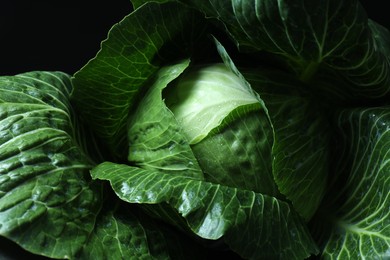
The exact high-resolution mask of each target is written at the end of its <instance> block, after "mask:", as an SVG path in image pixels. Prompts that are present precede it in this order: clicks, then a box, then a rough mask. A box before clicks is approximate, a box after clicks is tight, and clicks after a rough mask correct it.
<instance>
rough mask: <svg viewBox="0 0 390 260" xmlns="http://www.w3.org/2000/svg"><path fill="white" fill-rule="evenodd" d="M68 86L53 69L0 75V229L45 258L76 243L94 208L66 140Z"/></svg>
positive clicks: (78, 154)
mask: <svg viewBox="0 0 390 260" xmlns="http://www.w3.org/2000/svg"><path fill="white" fill-rule="evenodd" d="M71 89H72V88H71V84H70V79H69V76H68V75H66V74H63V73H59V72H52V73H51V72H31V73H25V74H20V75H16V76H10V77H1V78H0V93H1V98H0V234H1V235H2V236H5V237H7V238H9V239H11V240H13V241H15V242H16V243H18V244H19V245H20V246H22V247H23V248H24V249H26V250H28V251H31V252H33V253H36V254H41V255H45V256H49V257H53V258H66V257H70V256H72V255H73V254H75V253H76V252H77V251H78V250H79V249H80V248H81V247H82V245H83V243H85V242H86V240H87V239H88V236H89V234H90V233H91V232H92V230H93V227H94V223H95V218H96V215H97V213H98V211H99V209H100V196H101V195H100V189H99V185H95V184H94V183H93V182H92V181H91V180H90V176H89V169H90V168H91V167H92V163H91V161H90V160H89V158H87V157H86V156H85V155H84V154H83V153H82V151H81V149H80V148H79V146H78V144H77V143H75V141H74V132H75V131H77V130H76V129H74V125H73V124H72V122H73V114H72V112H73V111H72V109H71V107H70V105H69V93H70V92H71Z"/></svg>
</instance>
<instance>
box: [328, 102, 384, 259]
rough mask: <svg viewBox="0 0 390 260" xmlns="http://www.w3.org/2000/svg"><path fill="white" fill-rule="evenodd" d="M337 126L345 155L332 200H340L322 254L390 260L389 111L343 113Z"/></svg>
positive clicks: (335, 203)
mask: <svg viewBox="0 0 390 260" xmlns="http://www.w3.org/2000/svg"><path fill="white" fill-rule="evenodd" d="M337 126H338V128H339V134H340V136H341V138H340V140H341V143H342V144H343V145H342V146H341V147H343V148H344V149H342V150H341V151H340V154H339V156H340V163H339V164H338V165H337V167H336V169H335V172H336V175H335V176H339V178H338V179H339V182H338V183H339V184H338V185H337V186H334V189H333V190H331V192H332V193H330V195H332V196H330V195H329V196H328V197H330V198H331V199H333V200H332V201H334V199H335V198H338V200H336V201H335V202H334V204H333V205H332V207H331V210H330V211H329V212H328V215H329V217H328V218H329V219H332V220H334V223H333V228H332V232H331V236H330V238H329V240H328V243H327V245H326V248H325V250H324V253H323V254H324V256H325V257H326V258H327V259H344V258H348V259H363V258H364V259H388V258H390V199H389V196H390V165H389V162H390V160H389V158H390V154H389V151H390V108H389V107H381V108H367V109H364V108H362V109H354V110H345V111H342V112H341V113H340V114H339V115H338V120H337ZM345 174H349V175H347V178H345V179H343V178H342V177H340V176H345ZM336 183H337V182H336Z"/></svg>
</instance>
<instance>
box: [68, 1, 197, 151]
mask: <svg viewBox="0 0 390 260" xmlns="http://www.w3.org/2000/svg"><path fill="white" fill-rule="evenodd" d="M200 22H202V19H199V18H198V17H197V13H196V12H195V11H194V10H193V9H189V8H186V7H185V6H183V5H181V4H179V3H165V4H159V3H153V2H152V3H147V4H145V5H143V6H142V7H140V8H138V9H136V10H135V11H134V12H132V13H131V14H129V15H128V16H127V17H125V18H124V19H123V20H122V21H121V22H119V23H118V24H116V25H115V26H113V27H112V29H111V30H110V32H109V34H108V38H107V40H105V41H104V42H103V43H102V47H101V50H100V51H99V52H98V54H97V55H96V57H95V58H94V59H92V60H90V61H89V62H88V63H87V64H86V65H85V66H84V67H83V68H82V69H81V70H79V71H78V72H77V73H76V74H75V75H74V78H73V84H74V87H75V89H74V93H73V95H72V98H73V100H74V102H75V104H76V107H77V108H78V110H79V111H80V113H81V115H82V117H83V119H84V121H85V122H87V123H88V124H89V125H90V126H91V127H92V128H93V129H95V130H96V132H97V134H98V136H99V137H101V138H102V139H103V141H104V143H105V144H106V146H107V147H108V149H109V151H110V152H111V153H112V154H113V155H114V158H115V157H119V158H120V159H124V158H123V154H126V149H127V146H126V140H125V136H126V125H127V118H128V113H129V111H130V110H131V108H132V106H133V103H135V102H136V100H137V97H138V93H139V91H140V89H141V88H142V86H143V85H144V84H145V82H146V81H147V80H148V78H149V77H151V76H152V75H153V74H154V73H155V72H156V71H157V70H158V69H159V67H160V65H161V63H162V62H164V61H165V60H166V58H168V59H169V60H172V59H175V57H178V56H179V55H188V54H186V53H187V52H188V51H189V50H190V49H191V46H192V44H194V43H195V42H196V41H197V37H200V36H201V35H202V30H203V26H199V23H200ZM182 58H183V57H182ZM91 93H93V95H91Z"/></svg>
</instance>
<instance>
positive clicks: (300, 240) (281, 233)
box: [92, 162, 317, 259]
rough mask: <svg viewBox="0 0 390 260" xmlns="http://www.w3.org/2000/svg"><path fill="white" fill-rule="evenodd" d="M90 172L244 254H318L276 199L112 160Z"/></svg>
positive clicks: (297, 222) (120, 192)
mask: <svg viewBox="0 0 390 260" xmlns="http://www.w3.org/2000/svg"><path fill="white" fill-rule="evenodd" d="M92 176H93V177H94V178H96V179H101V180H108V181H110V183H111V186H112V188H113V189H114V191H115V192H116V194H117V195H118V196H119V198H121V199H122V200H124V201H127V202H130V203H137V204H143V203H146V204H161V203H162V204H163V205H164V204H165V203H167V204H168V205H169V206H170V207H172V208H173V209H174V210H175V211H176V212H177V213H179V214H180V215H181V216H182V217H183V218H184V219H185V221H186V222H187V225H188V226H189V228H190V229H191V230H192V232H194V233H195V234H197V235H198V236H200V237H203V238H206V239H218V238H221V237H223V238H224V241H225V243H226V244H228V245H229V246H230V248H231V249H232V250H233V251H236V252H237V253H238V254H240V255H241V256H242V257H245V258H250V259H259V258H264V257H268V258H269V257H271V258H272V257H274V258H275V257H277V258H279V259H303V258H305V257H308V256H309V255H310V254H312V253H317V248H316V246H315V244H314V243H313V241H312V239H311V237H310V234H309V233H308V231H307V229H306V227H305V225H304V223H303V222H302V220H301V219H300V217H299V216H298V215H297V214H296V213H295V212H294V211H292V210H291V208H290V206H289V205H288V204H287V203H285V202H283V201H280V200H277V199H275V198H273V197H269V196H266V195H261V194H258V193H254V192H251V191H246V190H239V189H236V188H230V187H227V186H221V185H218V184H212V183H209V182H204V181H199V180H194V179H191V178H187V177H182V176H178V175H172V174H169V173H168V174H167V173H161V172H157V171H151V170H145V169H141V168H136V167H132V166H127V165H120V164H114V163H110V162H105V163H103V164H100V165H98V166H97V167H96V168H94V169H93V170H92ZM180 221H182V220H178V222H180Z"/></svg>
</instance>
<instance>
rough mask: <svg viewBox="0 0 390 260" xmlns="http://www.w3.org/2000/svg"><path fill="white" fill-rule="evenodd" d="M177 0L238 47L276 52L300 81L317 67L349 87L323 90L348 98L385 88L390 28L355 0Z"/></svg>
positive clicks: (389, 86)
mask: <svg viewBox="0 0 390 260" xmlns="http://www.w3.org/2000/svg"><path fill="white" fill-rule="evenodd" d="M182 2H186V3H189V4H190V5H192V6H194V7H196V8H198V9H200V10H202V11H203V12H204V13H205V15H206V16H207V17H211V18H216V21H218V22H219V21H221V22H222V23H223V24H224V26H222V27H221V28H222V29H224V27H226V29H227V31H228V32H229V34H230V35H231V37H232V39H233V40H234V41H235V42H236V43H237V45H238V46H239V47H240V48H241V50H243V51H248V52H259V51H265V52H268V53H272V54H275V56H276V57H279V59H278V60H279V61H284V62H287V64H288V65H287V66H288V67H289V68H290V70H292V71H294V72H295V74H296V75H297V76H298V78H300V79H301V80H303V81H305V82H309V81H310V80H312V79H314V78H315V74H317V71H318V74H321V71H323V70H324V71H325V73H328V72H326V71H327V70H331V71H334V72H336V74H339V75H341V77H342V78H343V79H346V81H347V82H348V83H349V84H352V86H351V87H350V88H352V89H353V91H350V88H347V89H340V88H341V87H340V86H339V85H328V86H327V88H323V89H322V91H325V92H328V93H333V92H335V93H337V94H338V95H339V93H340V92H341V93H342V97H343V98H347V99H362V98H377V97H383V96H385V95H387V94H388V93H389V90H390V73H389V69H390V58H389V57H390V56H389V55H388V53H389V50H390V47H389V46H390V44H389V42H390V41H389V39H390V34H389V32H388V30H387V29H385V28H383V27H381V26H380V25H377V24H375V22H373V21H370V20H368V18H367V15H366V13H365V11H364V9H363V7H362V6H361V4H360V2H359V1H358V0H347V1H338V0H325V1H315V2H314V1H305V0H299V1H287V0H282V1H277V0H265V1H258V0H254V1H243V0H238V1H237V0H234V1H226V0H210V1H190V0H183V1H182ZM347 85H348V84H347ZM315 86H316V85H315V84H313V85H311V86H309V87H315Z"/></svg>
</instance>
